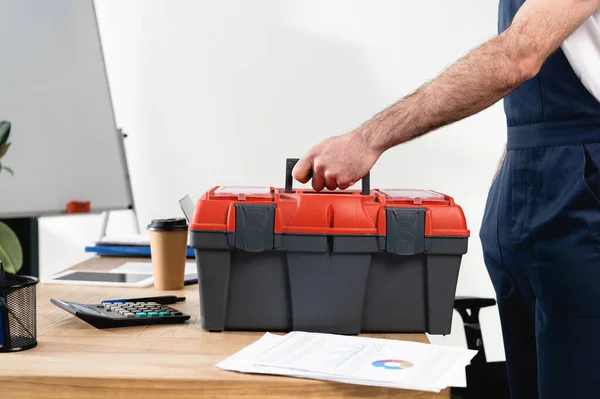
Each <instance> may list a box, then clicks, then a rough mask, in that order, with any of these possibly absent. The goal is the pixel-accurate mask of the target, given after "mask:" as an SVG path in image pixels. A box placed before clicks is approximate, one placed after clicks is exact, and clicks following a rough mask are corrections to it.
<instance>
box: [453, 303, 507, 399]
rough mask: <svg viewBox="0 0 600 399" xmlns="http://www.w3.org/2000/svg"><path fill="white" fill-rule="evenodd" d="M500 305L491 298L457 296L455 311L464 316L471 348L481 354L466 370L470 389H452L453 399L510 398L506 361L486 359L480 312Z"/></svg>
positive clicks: (468, 342) (466, 333)
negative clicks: (489, 360)
mask: <svg viewBox="0 0 600 399" xmlns="http://www.w3.org/2000/svg"><path fill="white" fill-rule="evenodd" d="M494 305H496V301H495V300H494V299H491V298H473V297H457V298H456V299H455V301H454V309H456V310H457V311H458V313H459V314H460V316H461V318H462V320H463V325H464V329H465V335H466V338H467V346H468V348H469V349H473V350H476V351H478V353H477V355H475V357H474V358H473V360H472V361H471V364H470V365H468V366H467V367H466V375H467V387H466V388H452V399H510V394H509V390H508V377H507V374H506V362H491V363H490V362H488V361H487V359H486V356H485V348H484V345H483V337H482V335H481V324H480V322H479V311H480V310H481V309H483V308H487V307H490V306H494Z"/></svg>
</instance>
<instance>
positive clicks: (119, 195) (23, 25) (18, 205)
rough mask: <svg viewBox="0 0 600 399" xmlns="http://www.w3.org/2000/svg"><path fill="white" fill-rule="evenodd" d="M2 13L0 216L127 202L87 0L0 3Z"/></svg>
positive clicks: (120, 148)
mask: <svg viewBox="0 0 600 399" xmlns="http://www.w3.org/2000/svg"><path fill="white" fill-rule="evenodd" d="M0 16H1V18H0V38H1V39H0V120H8V121H10V122H11V123H12V131H11V135H10V140H9V141H10V142H11V143H12V144H11V147H10V148H9V150H8V152H7V153H6V155H5V156H4V157H3V158H2V159H1V162H2V164H3V165H5V166H8V167H10V168H11V169H12V170H14V176H11V175H10V174H8V173H6V172H5V171H3V172H0V217H12V216H43V215H53V214H64V213H65V210H66V206H67V203H68V202H69V201H90V205H91V208H92V212H99V211H107V210H118V209H130V208H132V207H133V198H132V193H131V185H130V182H129V174H128V171H127V163H126V158H125V149H124V144H123V137H122V134H121V133H120V131H119V130H118V128H117V126H116V122H115V117H114V113H113V106H112V100H111V94H110V90H109V85H108V78H107V74H106V70H105V64H104V57H103V52H102V46H101V41H100V35H99V32H98V26H97V20H96V15H95V9H94V4H93V1H92V0H52V1H43V0H42V1H40V0H0Z"/></svg>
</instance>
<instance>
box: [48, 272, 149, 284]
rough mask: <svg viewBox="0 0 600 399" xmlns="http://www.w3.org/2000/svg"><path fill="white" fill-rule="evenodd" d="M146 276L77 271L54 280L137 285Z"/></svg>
mask: <svg viewBox="0 0 600 399" xmlns="http://www.w3.org/2000/svg"><path fill="white" fill-rule="evenodd" d="M148 277H149V276H148V275H147V274H129V273H98V272H84V271H77V272H73V273H70V274H67V275H65V276H61V277H57V278H56V280H68V281H92V282H106V283H137V282H140V281H142V280H145V279H147V278H148Z"/></svg>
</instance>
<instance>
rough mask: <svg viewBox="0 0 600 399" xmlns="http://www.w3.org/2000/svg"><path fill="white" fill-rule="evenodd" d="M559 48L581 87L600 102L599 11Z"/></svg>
mask: <svg viewBox="0 0 600 399" xmlns="http://www.w3.org/2000/svg"><path fill="white" fill-rule="evenodd" d="M561 48H562V50H563V52H564V53H565V56H566V57H567V60H569V63H570V64H571V67H572V68H573V70H574V71H575V74H576V75H577V76H578V77H579V79H580V80H581V82H582V83H583V85H584V86H585V87H586V89H588V91H589V92H590V93H591V94H592V95H593V96H594V97H596V99H597V100H598V101H600V11H599V12H598V13H596V14H595V15H593V16H591V17H590V18H588V19H587V20H586V21H585V22H584V23H583V24H582V25H581V26H580V27H579V28H577V30H576V31H575V32H573V33H572V34H571V36H569V37H568V38H567V40H565V41H564V43H563V44H562V46H561ZM557 79H558V77H557Z"/></svg>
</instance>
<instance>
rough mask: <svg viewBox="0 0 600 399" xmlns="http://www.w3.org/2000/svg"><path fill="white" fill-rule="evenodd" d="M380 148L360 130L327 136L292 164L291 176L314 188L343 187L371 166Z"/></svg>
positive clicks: (347, 185)
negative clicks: (377, 148)
mask: <svg viewBox="0 0 600 399" xmlns="http://www.w3.org/2000/svg"><path fill="white" fill-rule="evenodd" d="M380 155H381V152H379V151H377V150H375V149H373V148H371V147H370V144H369V141H368V140H366V139H365V137H364V135H363V134H362V132H361V130H360V129H359V130H357V131H354V132H352V133H348V134H345V135H343V136H336V137H330V138H328V139H327V140H325V141H322V142H321V143H319V144H317V145H316V146H314V147H313V148H311V149H310V150H309V151H308V153H307V154H306V155H304V157H303V158H301V159H300V161H299V162H298V163H297V164H296V166H295V167H294V170H293V172H292V176H293V177H294V179H296V180H298V181H299V182H301V183H306V182H308V180H309V179H311V174H312V186H313V188H314V189H315V190H316V191H321V190H323V189H324V188H325V187H326V188H327V189H329V190H335V189H336V188H341V189H346V188H348V187H350V186H352V185H354V184H355V183H356V182H357V181H358V180H360V179H362V178H363V177H364V176H365V175H366V174H367V173H368V172H369V171H370V170H371V168H372V167H373V165H374V164H375V162H376V161H377V159H379V156H380Z"/></svg>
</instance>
